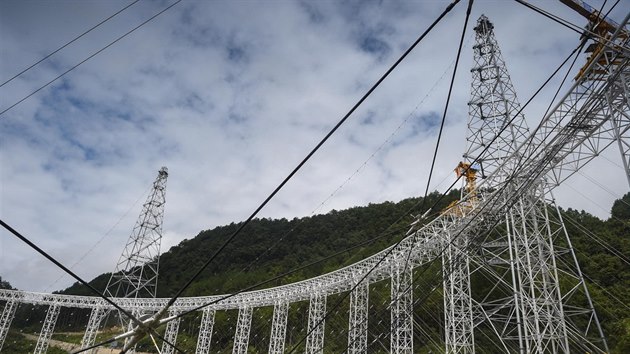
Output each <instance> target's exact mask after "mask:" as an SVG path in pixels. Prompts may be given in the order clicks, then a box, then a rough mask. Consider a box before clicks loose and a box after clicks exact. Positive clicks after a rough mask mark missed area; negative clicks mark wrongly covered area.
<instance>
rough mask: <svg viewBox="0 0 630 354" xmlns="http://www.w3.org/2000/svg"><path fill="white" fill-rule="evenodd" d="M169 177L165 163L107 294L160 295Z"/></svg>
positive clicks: (115, 295)
mask: <svg viewBox="0 0 630 354" xmlns="http://www.w3.org/2000/svg"><path fill="white" fill-rule="evenodd" d="M167 178H168V169H167V168H166V167H162V168H161V169H160V171H159V172H158V176H157V178H156V179H155V182H153V189H152V190H151V193H150V194H149V196H148V197H147V201H146V202H145V203H144V205H143V206H142V212H141V213H140V216H139V217H138V220H137V221H136V225H135V226H134V227H133V231H132V232H131V236H129V240H128V241H127V245H126V246H125V249H124V250H123V252H122V254H121V255H120V258H119V259H118V263H117V264H116V268H115V269H114V272H113V273H112V276H111V277H110V278H109V282H108V283H107V288H106V290H105V295H107V296H112V297H132V298H138V297H155V296H156V294H157V278H158V269H159V264H160V262H159V256H160V243H161V242H162V220H163V219H164V204H165V202H166V200H165V198H164V195H165V193H166V179H167Z"/></svg>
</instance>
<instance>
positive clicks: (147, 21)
mask: <svg viewBox="0 0 630 354" xmlns="http://www.w3.org/2000/svg"><path fill="white" fill-rule="evenodd" d="M181 1H182V0H177V1H175V2H174V3H172V4H170V5H169V6H167V7H165V8H164V9H162V10H161V11H160V12H158V13H156V14H155V15H153V16H151V17H149V19H147V20H145V21H144V22H142V23H140V24H139V25H137V26H136V27H134V28H132V29H131V30H129V31H127V32H126V33H125V34H123V35H122V36H120V37H118V38H116V39H114V40H113V41H112V42H110V43H109V44H108V45H106V46H104V47H103V48H101V49H99V50H97V51H96V52H94V53H92V54H90V55H89V56H88V57H87V58H85V59H83V60H81V61H80V62H79V63H77V64H75V65H73V66H72V67H70V69H68V70H66V71H64V72H63V73H61V74H59V75H57V76H56V77H55V78H53V79H52V80H50V81H48V82H46V83H45V84H44V85H42V86H40V87H39V88H38V89H36V90H35V91H33V92H31V93H29V94H28V95H26V96H24V97H22V98H21V99H19V100H18V101H17V102H15V103H14V104H12V105H10V106H9V107H7V108H5V109H3V110H2V111H0V117H1V116H2V115H3V114H5V113H6V112H8V111H9V110H11V109H13V107H15V106H17V105H19V104H20V103H22V102H24V101H26V100H27V99H29V98H30V97H31V96H33V95H34V94H36V93H38V92H39V91H41V90H43V89H44V88H46V87H48V86H49V85H50V84H52V83H53V82H55V81H57V80H59V79H60V78H61V77H63V76H65V75H66V74H67V73H69V72H71V71H72V70H74V69H76V68H78V67H79V66H81V65H82V64H84V63H85V62H87V61H88V60H90V59H92V58H94V57H95V56H97V55H98V54H100V53H102V52H103V51H105V50H106V49H107V48H109V47H111V46H112V45H114V44H116V43H118V41H120V40H121V39H123V38H125V37H127V36H128V35H130V34H131V33H133V32H135V31H136V30H137V29H139V28H140V27H142V26H144V25H145V24H147V23H149V22H150V21H151V20H153V19H154V18H156V17H158V16H160V15H161V14H163V13H165V12H166V11H168V10H170V9H171V8H172V7H173V6H175V5H177V4H179V3H180V2H181Z"/></svg>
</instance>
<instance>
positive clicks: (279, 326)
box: [269, 302, 289, 354]
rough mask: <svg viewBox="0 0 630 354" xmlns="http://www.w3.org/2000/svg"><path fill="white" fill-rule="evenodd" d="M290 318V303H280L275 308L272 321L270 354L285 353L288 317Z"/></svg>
mask: <svg viewBox="0 0 630 354" xmlns="http://www.w3.org/2000/svg"><path fill="white" fill-rule="evenodd" d="M288 316H289V303H288V302H278V303H277V304H276V305H275V306H274V307H273V319H272V321H271V337H270V338H269V354H282V353H284V342H285V339H286V334H287V317H288Z"/></svg>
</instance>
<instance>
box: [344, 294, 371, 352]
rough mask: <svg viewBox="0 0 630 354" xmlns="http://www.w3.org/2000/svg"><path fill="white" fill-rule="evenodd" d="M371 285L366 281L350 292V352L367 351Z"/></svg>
mask: <svg viewBox="0 0 630 354" xmlns="http://www.w3.org/2000/svg"><path fill="white" fill-rule="evenodd" d="M369 287H370V285H369V283H367V282H364V283H361V284H359V285H358V286H357V287H356V288H355V289H354V290H353V291H352V292H351V293H350V318H349V320H348V327H349V328H348V354H362V353H363V354H364V353H367V335H368V301H369Z"/></svg>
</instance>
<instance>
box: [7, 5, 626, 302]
mask: <svg viewBox="0 0 630 354" xmlns="http://www.w3.org/2000/svg"><path fill="white" fill-rule="evenodd" d="M173 2H174V1H173V0H170V1H169V0H161V1H140V2H138V3H136V4H134V5H132V6H131V7H129V8H128V9H127V10H125V11H123V12H122V13H121V14H119V15H117V16H115V17H114V18H112V19H111V20H109V21H107V22H106V23H105V24H103V25H102V26H100V27H98V28H97V29H95V30H94V31H92V32H90V33H89V34H87V35H86V36H84V37H82V38H81V39H79V40H77V41H76V42H74V43H72V44H71V45H69V46H68V47H66V48H64V49H63V50H61V51H59V52H58V53H56V54H55V55H53V56H52V57H50V58H49V59H48V60H46V61H44V62H42V63H41V64H39V65H37V66H35V67H34V68H33V69H31V70H29V71H27V72H26V73H24V74H22V75H20V76H18V77H17V78H16V79H14V80H12V81H10V82H9V83H7V84H6V85H3V86H2V87H0V111H3V110H5V109H6V108H8V107H9V106H11V105H12V104H14V103H15V102H17V101H19V100H20V99H22V98H23V97H25V96H27V95H29V94H30V93H31V92H33V91H35V90H36V89H38V88H39V87H41V86H42V85H44V84H46V83H47V82H49V81H50V80H52V79H54V78H55V77H57V76H58V75H60V74H61V73H63V72H65V71H66V70H68V69H70V68H71V67H72V66H74V65H76V64H77V63H79V62H81V61H82V60H84V59H85V58H87V57H88V56H90V55H91V54H93V53H94V52H96V51H98V50H100V49H102V48H103V47H105V46H106V45H108V44H109V43H110V42H112V41H113V40H115V39H116V38H118V37H119V36H121V35H123V34H124V33H126V32H128V31H130V30H131V29H133V28H134V27H136V26H138V25H139V24H141V23H142V22H144V21H146V20H147V19H149V18H150V17H152V16H153V15H155V14H156V13H158V12H159V11H161V10H162V9H164V8H166V7H167V6H169V5H170V4H172V3H173ZM129 3H130V2H129V1H114V0H112V1H66V0H60V1H55V2H51V1H43V0H39V1H28V0H27V1H18V0H5V1H2V2H0V50H1V53H0V81H2V82H5V81H6V80H8V79H9V78H11V77H12V76H14V75H15V74H17V73H19V72H20V71H22V70H23V69H25V68H26V67H28V66H29V65H31V64H33V63H35V62H37V61H38V60H39V59H41V58H42V57H44V56H46V55H47V54H49V53H51V52H53V51H54V50H56V49H58V48H59V47H61V46H62V45H63V44H65V43H66V42H68V41H69V40H71V39H73V38H75V37H76V36H78V35H79V34H81V33H82V32H84V31H86V30H87V29H89V28H90V27H92V26H94V25H95V24H97V23H99V22H100V21H102V20H103V19H105V18H107V17H108V16H110V15H112V14H114V13H115V12H116V11H118V10H119V9H121V8H123V7H124V6H126V5H127V4H129ZM533 3H534V4H536V5H538V6H540V7H542V8H544V9H545V10H547V11H550V12H552V13H553V14H556V15H558V16H560V17H562V18H564V19H567V20H569V21H570V22H572V23H575V24H577V25H579V26H583V25H585V20H583V19H582V18H581V17H579V15H577V14H576V13H574V12H573V11H572V10H570V9H569V8H567V7H565V6H564V5H562V4H561V3H559V2H556V1H533ZM602 3H603V1H598V0H592V1H590V4H591V5H593V6H595V7H599V6H601V4H602ZM445 4H446V2H445V1H332V0H325V1H288V0H276V1H256V2H254V1H193V0H184V1H182V2H181V3H178V4H176V5H175V6H173V7H172V8H170V9H169V10H167V11H166V12H164V13H163V14H161V15H160V16H158V17H156V18H155V19H153V20H151V21H149V22H148V23H146V24H145V25H143V26H142V27H140V28H139V29H138V30H136V31H134V32H133V33H131V34H130V35H128V36H126V37H125V38H123V39H121V40H120V41H118V42H116V43H115V44H113V45H111V46H110V47H108V48H107V49H105V50H103V51H102V52H101V53H99V54H98V55H96V56H94V57H93V58H92V59H90V60H88V61H86V62H85V63H83V64H81V65H80V66H79V67H77V68H76V69H74V70H72V71H70V72H69V73H68V74H66V75H64V76H63V77H62V78H60V79H58V80H56V81H54V82H53V83H52V84H51V85H49V86H47V87H45V88H43V89H42V90H41V91H39V92H37V93H36V94H34V95H32V96H31V97H30V98H28V99H26V100H24V101H23V102H22V103H20V104H19V105H17V106H15V107H14V108H12V109H10V110H8V111H7V112H5V113H3V114H1V115H0V218H1V219H2V220H4V221H5V222H7V223H8V224H9V225H11V226H13V227H14V228H15V229H17V230H18V231H20V232H21V233H22V234H23V235H25V236H26V237H28V238H29V239H30V240H32V241H33V242H34V243H35V244H37V245H38V246H39V247H41V248H42V249H44V250H46V251H47V252H49V253H50V254H51V255H52V256H53V257H55V258H56V259H58V260H59V261H60V262H62V263H63V264H64V265H66V266H68V267H71V269H72V270H73V271H75V272H76V273H77V274H78V275H79V276H81V277H82V278H84V279H87V280H89V279H92V278H93V277H95V276H96V275H98V274H101V273H104V272H108V271H112V270H113V269H114V266H115V264H116V261H117V259H118V257H119V256H120V254H121V252H122V249H123V247H124V245H125V242H126V241H127V238H128V237H129V234H130V233H131V230H132V227H133V225H134V223H135V220H136V218H137V216H138V214H139V213H140V210H141V206H142V203H143V201H144V199H145V198H146V196H147V193H148V191H149V188H150V186H151V183H152V182H153V181H154V180H155V178H156V176H157V172H158V170H159V169H160V167H161V166H167V167H168V169H169V178H168V182H167V190H166V200H167V202H166V209H165V218H164V224H163V233H164V235H163V240H162V250H163V251H166V250H168V249H169V248H170V247H172V246H174V245H176V244H178V243H179V242H180V241H182V240H184V239H190V238H193V237H194V236H196V235H197V234H198V233H199V232H200V231H202V230H206V229H212V228H214V227H216V226H220V225H225V224H229V223H230V222H237V221H241V220H244V219H246V218H247V217H248V216H249V214H251V213H252V212H253V210H254V209H255V208H256V207H257V206H258V205H259V204H260V203H261V202H262V201H263V200H264V199H265V198H266V197H267V196H268V195H269V194H270V193H271V191H272V190H273V189H274V188H275V187H276V186H277V185H278V184H279V183H280V182H281V181H282V179H284V177H285V176H286V175H287V174H288V173H289V172H290V171H291V170H292V169H293V168H294V167H295V166H296V165H297V164H298V163H299V162H300V161H301V160H302V159H303V158H304V156H305V155H306V154H307V153H308V152H309V151H310V150H311V149H312V148H313V147H314V146H315V145H316V144H317V142H318V141H319V140H320V139H321V138H322V137H323V136H324V135H325V134H326V133H327V132H328V131H329V130H330V129H331V128H332V127H333V126H334V125H335V124H336V123H337V121H338V120H339V119H340V118H341V117H342V116H343V115H344V114H345V113H346V112H347V111H348V110H349V109H350V108H351V107H352V106H353V105H354V104H355V103H356V102H357V100H358V99H359V98H360V97H361V96H362V95H363V94H364V93H365V92H366V91H367V89H369V87H370V86H371V85H372V84H373V83H374V82H375V81H376V80H377V79H378V78H379V77H380V76H381V75H382V74H383V73H384V72H385V71H386V70H387V68H388V67H389V66H390V65H391V64H392V63H393V62H394V61H395V60H396V59H397V58H398V57H399V56H400V55H401V54H402V53H403V52H404V50H405V49H406V48H407V47H408V46H409V45H410V44H411V43H412V42H413V41H414V40H415V39H416V38H417V37H418V36H419V35H420V34H421V33H422V32H423V31H424V30H425V29H426V28H427V27H428V26H429V24H430V23H431V22H432V21H433V20H434V19H435V18H436V17H437V16H438V15H439V13H440V12H441V11H442V10H443V8H444V7H445ZM608 6H610V5H608ZM628 8H630V0H622V1H621V2H620V4H619V5H618V7H617V9H616V10H615V11H613V12H612V15H611V17H612V18H613V19H615V20H617V21H621V20H622V19H623V17H624V16H625V13H624V11H626V10H625V9H628ZM465 10H466V1H462V2H461V3H460V4H459V5H457V6H456V7H455V9H454V10H453V11H452V12H451V13H450V14H449V15H448V16H447V17H446V18H445V19H444V20H443V21H442V22H441V23H440V24H439V25H438V26H437V27H436V28H435V29H434V31H433V32H431V33H430V34H429V36H428V37H427V38H426V39H425V40H424V41H423V42H422V43H421V44H420V45H419V46H418V48H416V50H414V51H413V52H412V53H411V54H410V55H409V57H408V58H407V59H406V60H405V61H404V62H403V63H402V64H401V65H400V66H399V67H398V68H397V69H396V70H395V71H394V72H393V73H392V74H391V75H390V76H389V77H388V78H387V79H386V80H385V81H384V82H383V83H382V85H381V86H380V87H379V88H378V89H377V90H375V91H374V93H373V94H372V95H371V96H370V97H369V99H368V100H366V102H365V103H364V104H363V105H361V106H360V107H359V109H357V111H356V112H355V113H354V114H353V115H352V116H351V117H350V118H349V120H348V121H347V122H346V124H344V125H343V126H342V127H341V128H340V129H339V131H338V132H337V133H336V134H335V135H333V136H332V138H331V139H330V140H329V141H328V142H327V143H326V144H325V145H324V146H323V147H322V148H321V150H320V151H318V152H317V153H316V154H315V155H314V156H313V158H312V159H311V160H310V161H309V162H308V163H307V164H306V165H305V166H304V167H303V168H302V169H301V170H300V171H299V172H298V173H297V174H296V175H295V177H294V178H293V179H292V180H291V181H290V182H289V183H288V184H287V185H286V186H285V188H283V189H282V190H281V191H280V193H279V194H278V195H277V196H276V197H275V198H274V199H273V200H272V201H271V202H270V203H269V204H268V205H267V206H266V207H265V208H264V209H263V210H262V211H261V213H260V214H259V216H260V217H269V218H282V217H285V218H289V219H290V218H294V217H303V216H309V215H313V214H317V213H326V212H328V211H330V210H332V209H337V210H340V209H345V208H348V207H352V206H360V205H367V204H369V203H379V202H383V201H399V200H401V199H404V198H408V197H414V196H421V195H423V194H424V190H425V188H426V184H427V179H428V175H429V169H430V164H431V156H432V155H433V149H434V147H435V143H436V139H437V132H438V129H439V124H440V120H441V117H442V114H443V110H444V106H445V101H446V94H447V90H448V85H449V82H450V76H451V74H452V70H453V67H454V61H455V56H456V53H457V43H458V40H459V37H460V35H461V31H462V28H463V22H464V15H465ZM481 14H485V15H487V16H488V17H489V19H490V20H491V21H492V22H493V23H494V25H495V33H496V37H497V40H498V42H499V45H500V47H501V50H502V53H503V57H504V59H505V61H506V63H507V67H508V71H509V72H510V75H511V78H512V82H513V84H514V87H515V89H516V92H517V95H518V97H519V100H520V101H521V102H525V101H526V100H527V99H528V98H529V97H530V96H531V95H532V94H533V93H534V91H535V90H536V89H537V88H538V87H539V86H540V85H541V83H542V82H543V81H544V80H545V79H546V78H547V77H548V76H549V75H550V73H551V72H552V71H553V70H554V69H555V68H556V66H557V65H559V63H560V62H561V61H562V60H563V59H564V57H565V56H566V55H568V53H570V52H571V50H572V49H573V48H574V47H575V46H576V45H577V43H578V40H579V35H578V34H577V33H576V32H574V31H571V30H569V29H567V28H565V27H563V26H560V25H558V24H557V23H555V22H553V21H551V20H549V19H547V18H545V17H543V16H541V15H539V14H536V13H534V12H533V11H531V10H529V9H526V8H525V7H523V6H522V5H519V4H518V3H516V2H513V1H498V0H496V1H483V0H477V1H475V3H474V6H473V9H472V14H471V20H470V23H469V25H468V28H467V32H466V33H467V34H466V37H465V44H464V49H463V53H462V58H461V62H460V65H459V67H458V72H457V76H456V81H455V84H454V91H453V95H452V98H451V104H450V106H449V109H448V114H447V116H446V122H445V127H444V133H443V136H442V141H441V144H440V149H439V153H438V159H437V162H436V167H435V172H434V174H433V177H432V181H431V184H430V190H438V191H444V190H445V189H446V188H447V187H448V186H449V185H450V184H451V183H452V182H453V181H454V179H455V176H454V173H453V168H454V167H455V166H456V165H457V163H458V162H459V161H460V160H461V155H462V153H463V152H464V150H465V147H466V140H465V137H466V121H467V112H468V111H467V110H468V108H467V105H466V103H467V101H468V98H469V92H470V80H471V77H470V70H469V69H470V68H471V65H472V64H471V62H472V49H471V47H472V45H473V43H474V37H473V34H472V33H473V31H472V27H474V23H475V22H476V19H477V18H478V17H479V16H480V15H481ZM584 60H585V59H584V58H583V57H582V58H580V59H578V63H583V62H584ZM575 70H577V69H575ZM575 70H574V71H575ZM570 77H573V75H571V76H570ZM558 85H559V79H558V80H554V81H553V82H552V84H551V85H550V88H549V89H545V90H544V91H543V92H542V93H541V95H540V98H539V99H537V100H535V101H534V102H533V103H532V104H531V105H530V106H528V107H527V109H526V110H525V111H524V114H525V116H526V119H527V121H528V124H529V126H530V127H531V126H535V125H536V124H537V122H538V121H539V120H540V119H541V117H542V113H543V112H544V109H545V108H546V106H547V105H548V104H549V102H550V100H551V99H552V96H553V93H554V91H555V90H556V89H557V87H558ZM620 166H621V158H620V156H619V152H618V150H616V149H615V148H614V147H611V148H610V149H608V150H607V151H605V152H604V153H603V154H602V156H601V157H600V158H598V159H597V160H596V161H593V162H592V163H591V164H590V165H589V166H587V167H586V168H585V169H583V171H581V172H580V173H579V174H577V175H575V176H574V177H572V178H571V179H569V180H568V181H567V182H566V183H565V184H563V185H562V186H561V187H559V188H557V189H556V191H555V196H556V199H557V201H558V203H559V204H560V205H561V206H562V207H565V208H567V207H573V208H574V209H584V210H586V211H588V212H590V213H592V214H595V215H597V216H599V217H601V218H608V217H609V211H610V207H611V205H612V202H613V201H614V200H615V199H617V198H620V197H621V196H622V195H623V194H625V193H627V192H628V182H627V180H626V177H625V174H624V171H623V169H622V168H621V167H620ZM593 181H595V182H593ZM243 237H246V235H243ZM286 242H290V237H289V238H288V239H287V241H286ZM0 277H2V279H4V280H8V281H9V282H10V283H11V284H12V285H13V286H14V287H17V288H19V289H22V290H29V291H40V292H50V291H54V290H60V289H63V288H65V287H67V286H69V285H71V284H72V283H73V282H74V281H73V280H72V279H71V278H70V277H68V276H63V272H62V271H61V270H59V269H57V268H56V267H55V266H54V265H52V264H51V263H50V262H49V261H47V260H46V259H44V258H43V257H42V256H40V255H38V254H36V253H35V251H33V250H32V249H30V248H29V247H28V246H27V245H25V244H24V243H22V242H21V241H19V240H17V239H16V238H15V237H14V236H12V235H11V234H9V233H8V232H7V231H5V230H0Z"/></svg>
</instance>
